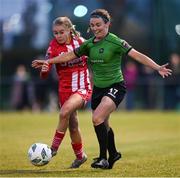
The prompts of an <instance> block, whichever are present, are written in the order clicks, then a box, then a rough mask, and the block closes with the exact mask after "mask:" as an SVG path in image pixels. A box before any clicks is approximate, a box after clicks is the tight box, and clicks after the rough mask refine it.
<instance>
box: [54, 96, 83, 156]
mask: <svg viewBox="0 0 180 178" xmlns="http://www.w3.org/2000/svg"><path fill="white" fill-rule="evenodd" d="M68 97H69V96H68V95H65V97H64V98H63V99H62V98H60V99H61V103H63V105H62V107H61V110H60V114H59V121H58V125H57V129H56V132H55V135H54V138H53V142H52V146H51V149H52V155H53V156H54V155H56V153H57V150H58V148H59V146H60V144H61V142H62V140H63V138H64V135H65V133H66V130H67V128H68V124H69V118H70V116H71V114H72V113H73V112H74V111H75V110H76V109H78V108H80V107H82V103H83V102H82V101H83V99H82V98H81V96H80V95H78V94H74V95H73V97H71V96H70V97H69V98H68Z"/></svg>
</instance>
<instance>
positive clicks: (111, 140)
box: [105, 118, 121, 169]
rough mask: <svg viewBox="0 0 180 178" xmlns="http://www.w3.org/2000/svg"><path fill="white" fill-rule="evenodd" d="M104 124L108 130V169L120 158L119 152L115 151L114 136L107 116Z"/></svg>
mask: <svg viewBox="0 0 180 178" xmlns="http://www.w3.org/2000/svg"><path fill="white" fill-rule="evenodd" d="M105 125H106V128H107V130H108V146H107V149H108V152H109V158H108V162H109V167H108V168H109V169H112V168H113V165H114V163H115V162H116V161H117V160H119V159H120V158H121V153H120V152H118V151H117V149H116V144H115V138H114V131H113V129H112V128H111V127H110V125H109V118H107V119H106V120H105Z"/></svg>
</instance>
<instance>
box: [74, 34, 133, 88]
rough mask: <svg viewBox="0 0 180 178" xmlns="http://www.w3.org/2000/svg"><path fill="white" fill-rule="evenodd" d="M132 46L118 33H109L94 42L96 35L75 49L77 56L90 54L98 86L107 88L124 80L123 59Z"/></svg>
mask: <svg viewBox="0 0 180 178" xmlns="http://www.w3.org/2000/svg"><path fill="white" fill-rule="evenodd" d="M131 48H132V47H131V46H130V45H129V44H128V43H127V42H126V41H124V40H122V39H120V38H118V37H117V36H116V35H114V34H112V33H109V34H108V35H107V36H106V37H105V38H104V39H102V40H101V41H98V42H94V37H93V38H90V39H89V40H87V41H86V42H84V43H83V44H82V45H81V46H80V47H79V48H77V49H75V51H74V52H75V54H76V55H77V56H82V55H86V56H88V57H89V58H88V64H89V65H90V67H91V69H92V72H93V82H94V85H95V86H96V87H99V88H105V87H108V86H110V85H112V84H114V83H118V82H120V81H122V80H123V75H122V71H121V60H122V56H123V54H125V53H128V52H129V51H130V49H131Z"/></svg>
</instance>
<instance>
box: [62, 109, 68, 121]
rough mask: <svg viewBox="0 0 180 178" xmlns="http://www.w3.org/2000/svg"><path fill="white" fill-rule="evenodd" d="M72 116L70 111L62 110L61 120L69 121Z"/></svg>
mask: <svg viewBox="0 0 180 178" xmlns="http://www.w3.org/2000/svg"><path fill="white" fill-rule="evenodd" d="M69 116H70V111H69V110H68V109H61V111H60V119H68V118H69Z"/></svg>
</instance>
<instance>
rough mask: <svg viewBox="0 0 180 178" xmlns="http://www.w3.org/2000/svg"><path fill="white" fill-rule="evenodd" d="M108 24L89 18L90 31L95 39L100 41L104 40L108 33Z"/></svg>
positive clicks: (101, 20) (99, 19) (98, 19)
mask: <svg viewBox="0 0 180 178" xmlns="http://www.w3.org/2000/svg"><path fill="white" fill-rule="evenodd" d="M109 25H110V23H109V22H107V23H105V22H104V20H103V19H102V18H91V19H90V24H89V26H90V29H91V31H92V32H93V33H94V35H95V37H96V39H99V40H101V39H102V38H104V37H105V36H106V35H107V33H108V31H109Z"/></svg>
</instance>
